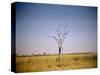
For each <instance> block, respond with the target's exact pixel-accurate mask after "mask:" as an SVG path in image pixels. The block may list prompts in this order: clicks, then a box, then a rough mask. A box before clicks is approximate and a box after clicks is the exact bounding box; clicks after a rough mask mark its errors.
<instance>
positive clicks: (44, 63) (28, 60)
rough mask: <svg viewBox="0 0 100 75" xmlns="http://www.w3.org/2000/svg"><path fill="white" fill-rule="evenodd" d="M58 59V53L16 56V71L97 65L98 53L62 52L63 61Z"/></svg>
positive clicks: (94, 66)
mask: <svg viewBox="0 0 100 75" xmlns="http://www.w3.org/2000/svg"><path fill="white" fill-rule="evenodd" d="M57 59H58V55H48V56H31V57H16V72H37V71H52V70H68V69H81V68H96V67H97V55H96V54H93V53H88V54H62V55H61V62H58V60H57Z"/></svg>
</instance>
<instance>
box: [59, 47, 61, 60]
mask: <svg viewBox="0 0 100 75" xmlns="http://www.w3.org/2000/svg"><path fill="white" fill-rule="evenodd" d="M60 56H61V47H59V62H60V61H61V60H60Z"/></svg>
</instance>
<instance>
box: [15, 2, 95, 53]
mask: <svg viewBox="0 0 100 75" xmlns="http://www.w3.org/2000/svg"><path fill="white" fill-rule="evenodd" d="M67 24H68V28H67V29H68V30H69V31H70V32H69V34H68V36H67V37H66V40H65V43H64V50H63V51H62V53H74V52H96V50H97V8H96V7H82V6H67V5H50V4H49V5H48V4H35V3H33V4H30V3H16V52H17V53H18V54H32V53H35V54H37V53H44V52H46V53H58V48H57V44H56V42H55V41H54V40H53V39H52V38H49V36H51V35H55V30H54V29H55V28H56V27H57V26H58V25H67Z"/></svg>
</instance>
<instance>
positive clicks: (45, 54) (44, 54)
mask: <svg viewBox="0 0 100 75" xmlns="http://www.w3.org/2000/svg"><path fill="white" fill-rule="evenodd" d="M66 54H67V55H74V54H93V53H92V52H83V53H62V55H66ZM51 55H52V56H55V55H58V54H47V53H45V52H44V53H43V54H34V53H32V54H31V55H24V54H23V55H19V54H16V56H17V57H32V56H51Z"/></svg>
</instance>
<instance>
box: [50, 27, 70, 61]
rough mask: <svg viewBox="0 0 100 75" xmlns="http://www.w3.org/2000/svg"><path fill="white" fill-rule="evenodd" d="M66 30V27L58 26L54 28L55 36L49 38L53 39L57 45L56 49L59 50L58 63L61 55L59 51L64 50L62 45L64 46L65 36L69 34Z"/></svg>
mask: <svg viewBox="0 0 100 75" xmlns="http://www.w3.org/2000/svg"><path fill="white" fill-rule="evenodd" d="M66 29H67V25H63V26H61V25H59V26H58V27H57V28H55V31H56V35H55V36H50V37H51V38H53V39H54V40H55V41H56V43H57V45H58V49H59V61H60V55H61V51H62V50H63V49H64V47H63V45H64V41H65V38H66V35H67V34H68V33H69V31H68V30H66Z"/></svg>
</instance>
